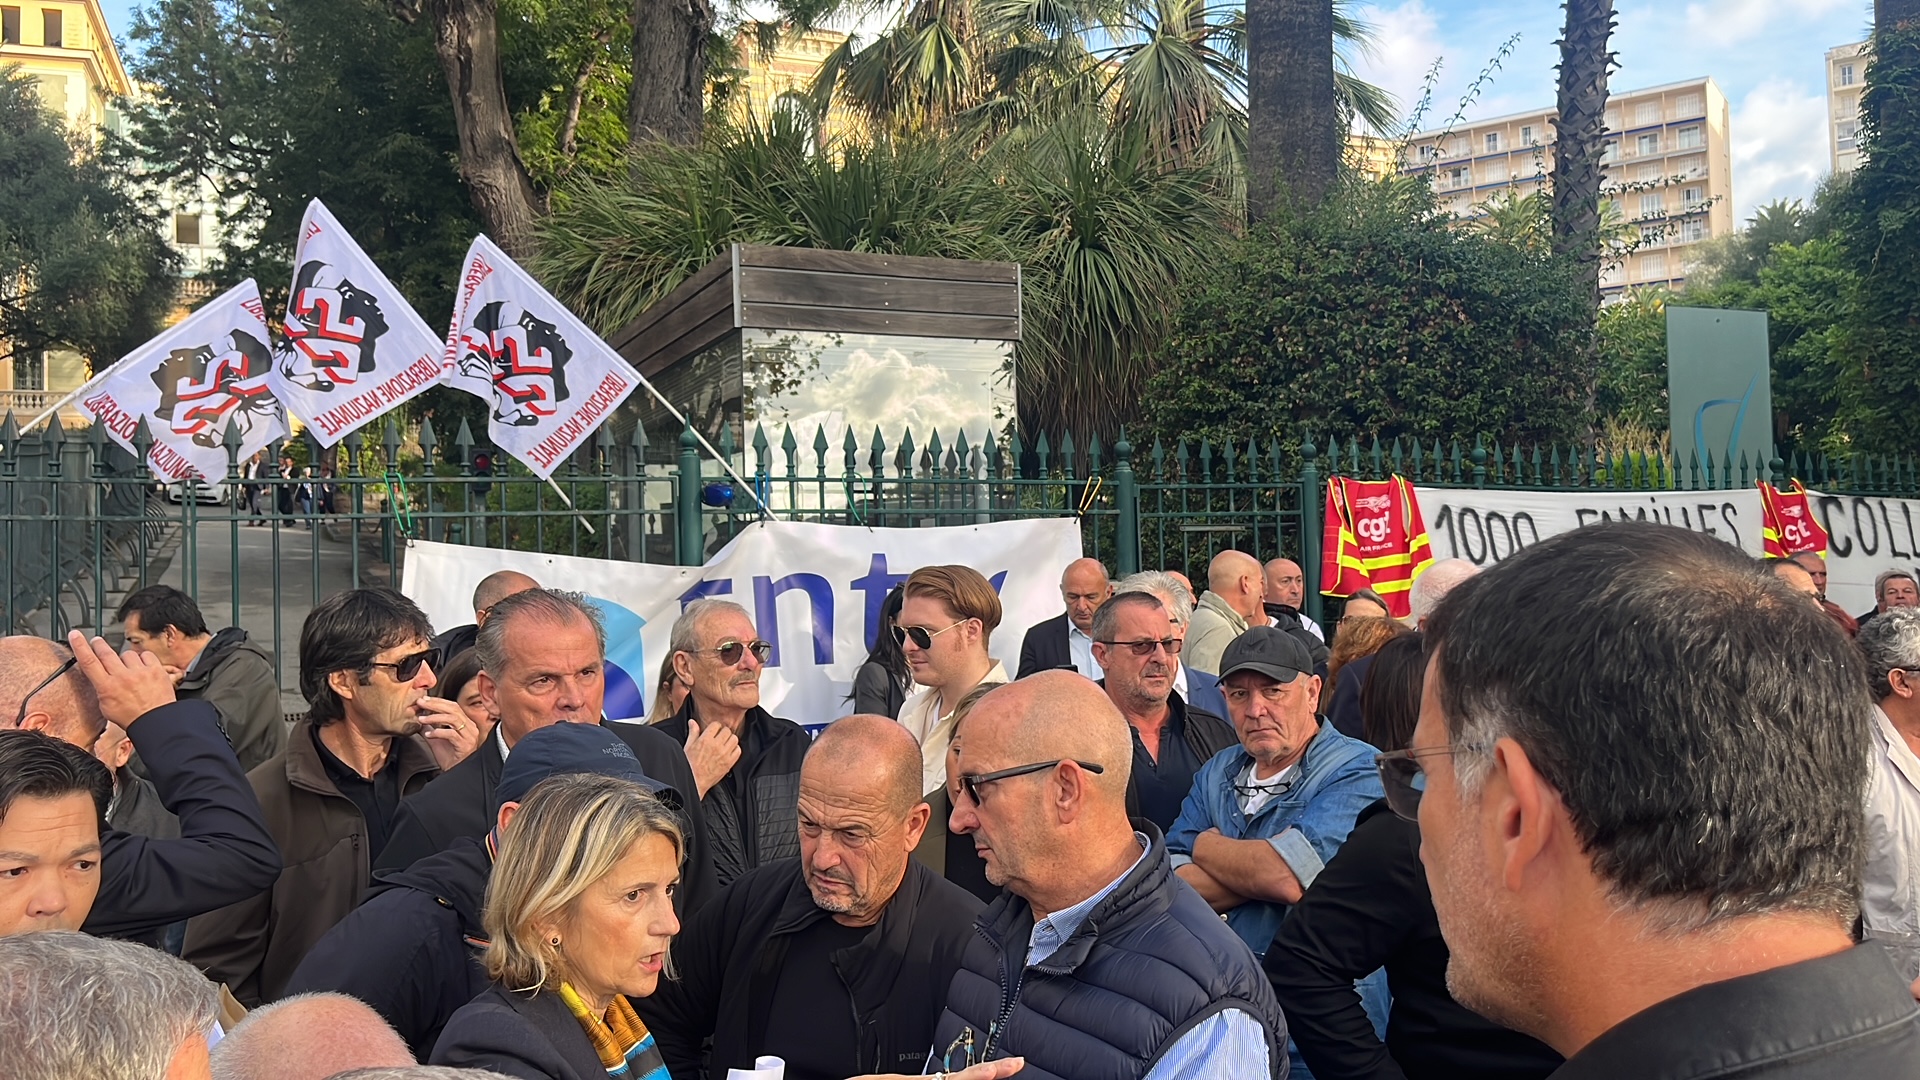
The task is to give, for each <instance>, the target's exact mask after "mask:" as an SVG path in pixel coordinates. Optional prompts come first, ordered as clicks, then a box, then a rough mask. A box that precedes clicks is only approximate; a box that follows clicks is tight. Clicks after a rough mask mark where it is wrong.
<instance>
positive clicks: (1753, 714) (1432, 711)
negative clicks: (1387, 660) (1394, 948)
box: [1380, 521, 1920, 1080]
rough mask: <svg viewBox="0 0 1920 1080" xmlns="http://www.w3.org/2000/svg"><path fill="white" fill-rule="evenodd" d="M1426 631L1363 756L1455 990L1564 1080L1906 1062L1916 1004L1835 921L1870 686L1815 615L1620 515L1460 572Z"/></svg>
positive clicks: (1855, 854) (1706, 543)
mask: <svg viewBox="0 0 1920 1080" xmlns="http://www.w3.org/2000/svg"><path fill="white" fill-rule="evenodd" d="M1426 632H1427V635H1428V638H1429V640H1428V648H1429V651H1430V655H1431V656H1432V660H1431V661H1430V662H1429V665H1428V669H1427V675H1426V688H1425V692H1424V694H1423V697H1422V705H1421V714H1420V722H1419V725H1418V726H1417V727H1416V729H1415V731H1414V737H1413V742H1412V744H1411V746H1410V747H1409V748H1408V749H1406V750H1401V751H1395V752H1393V753H1389V754H1384V755H1382V756H1381V759H1380V760H1381V772H1382V777H1383V779H1384V781H1385V785H1386V790H1387V799H1388V802H1389V804H1390V805H1392V806H1393V807H1394V809H1395V810H1396V811H1397V812H1399V813H1401V814H1402V815H1403V816H1406V815H1417V817H1418V820H1419V822H1420V833H1421V840H1422V843H1421V857H1422V859H1423V861H1424V862H1425V863H1426V869H1427V879H1428V882H1429V883H1430V885H1431V886H1432V889H1433V906H1434V910H1435V912H1436V914H1438V916H1439V919H1440V929H1441V932H1442V934H1443V936H1444V937H1445V938H1446V942H1447V947H1448V949H1449V950H1450V952H1451V959H1450V961H1449V965H1448V969H1447V985H1448V988H1449V989H1450V990H1451V991H1452V992H1453V995H1454V997H1455V998H1457V999H1458V1000H1459V1002H1460V1003H1461V1004H1463V1005H1465V1006H1467V1007H1468V1008H1470V1009H1473V1010H1474V1011H1476V1012H1479V1013H1481V1014H1482V1015H1484V1016H1486V1017H1488V1018H1489V1019H1491V1020H1494V1021H1495V1022H1498V1023H1502V1024H1505V1025H1506V1026H1508V1027H1512V1028H1515V1029H1517V1030H1520V1031H1524V1032H1526V1033H1528V1034H1530V1035H1533V1036H1535V1037H1537V1038H1539V1039H1540V1040H1542V1041H1543V1042H1545V1043H1547V1044H1548V1045H1549V1046H1551V1047H1553V1048H1554V1049H1555V1050H1557V1051H1559V1052H1560V1053H1562V1054H1564V1055H1566V1057H1567V1059H1568V1060H1567V1062H1566V1064H1565V1065H1563V1066H1561V1068H1560V1069H1559V1070H1558V1071H1557V1072H1555V1073H1554V1074H1553V1075H1554V1076H1555V1077H1558V1078H1560V1080H1588V1078H1595V1080H1597V1078H1601V1077H1606V1078H1613V1077H1627V1076H1630V1077H1636V1078H1646V1080H1688V1078H1695V1077H1699V1078H1704V1077H1731V1076H1739V1077H1741V1078H1742V1080H1754V1078H1760V1077H1766V1078H1780V1077H1791V1078H1796V1080H1798V1078H1808V1080H1811V1078H1813V1077H1823V1078H1824V1077H1846V1078H1847V1080H1894V1078H1896V1077H1899V1078H1903V1080H1911V1078H1912V1077H1915V1076H1920V1008H1916V1006H1915V1003H1914V1000H1913V997H1912V995H1911V994H1910V992H1909V988H1908V987H1907V986H1906V984H1905V983H1904V982H1903V981H1902V980H1901V979H1900V978H1899V977H1898V976H1897V975H1896V974H1895V973H1894V969H1893V966H1892V964H1891V963H1890V962H1889V961H1888V959H1887V956H1886V954H1885V952H1884V951H1883V950H1881V948H1880V947H1879V946H1878V945H1876V944H1872V943H1868V944H1865V945H1856V944H1854V942H1853V940H1852V934H1851V929H1852V926H1853V924H1854V921H1855V919H1856V918H1857V917H1858V914H1859V903H1860V900H1859V898H1860V890H1861V865H1862V845H1863V844H1864V842H1865V833H1866V820H1865V800H1866V788H1867V778H1868V761H1869V745H1870V743H1869V740H1870V739H1871V734H1870V726H1871V724H1872V709H1873V706H1872V702H1871V701H1869V700H1868V696H1867V683H1866V674H1865V661H1864V660H1863V659H1862V658H1861V657H1860V656H1859V655H1858V654H1857V653H1856V652H1855V651H1854V649H1853V647H1852V645H1851V644H1850V643H1849V642H1848V641H1847V639H1846V637H1845V636H1844V635H1843V634H1842V633H1841V632H1840V630H1839V628H1837V627H1836V626H1834V624H1833V623H1832V621H1831V620H1829V619H1828V618H1827V617H1826V616H1825V615H1824V614H1823V613H1821V612H1820V611H1818V610H1816V609H1815V608H1813V607H1812V606H1811V605H1809V604H1808V603H1807V602H1806V600H1805V598H1803V597H1800V596H1797V595H1795V594H1794V593H1793V592H1792V591H1791V590H1790V589H1788V588H1787V586H1786V585H1785V584H1784V583H1782V582H1780V581H1779V580H1777V579H1775V578H1774V577H1773V576H1772V575H1770V574H1768V573H1766V572H1765V571H1763V570H1761V569H1760V568H1759V567H1757V566H1755V565H1754V562H1753V560H1752V559H1750V558H1748V557H1747V556H1746V555H1744V554H1742V553H1741V552H1740V550H1739V549H1738V548H1735V547H1732V546H1731V545H1728V544H1726V543H1724V542H1722V541H1720V540H1717V539H1714V538H1712V537H1709V536H1705V535H1703V534H1700V533H1694V532H1689V531H1687V530H1684V529H1678V528H1673V527H1670V526H1665V525H1655V524H1651V523H1645V522H1624V521H1623V522H1614V523H1606V524H1598V525H1592V526H1588V527H1587V528H1584V529H1578V530H1575V531H1573V532H1570V533H1562V534H1561V535H1559V536H1555V537H1552V538H1550V539H1548V540H1546V541H1544V542H1542V543H1540V544H1538V545H1536V546H1533V547H1529V548H1527V549H1526V550H1525V551H1523V552H1521V553H1519V554H1517V555H1515V556H1513V557H1511V558H1509V559H1507V560H1504V561H1502V562H1501V563H1500V564H1499V565H1497V566H1495V567H1493V568H1492V569H1490V570H1488V571H1486V572H1485V573H1483V574H1480V575H1478V576H1476V577H1473V578H1470V579H1468V580H1467V581H1465V582H1464V583H1462V584H1461V585H1460V586H1459V587H1458V588H1457V589H1456V590H1455V591H1454V592H1453V593H1452V594H1451V595H1450V596H1449V597H1448V598H1447V599H1446V601H1445V602H1444V603H1442V605H1441V606H1440V609H1439V611H1438V612H1437V613H1436V614H1435V615H1434V616H1433V617H1432V618H1431V619H1429V620H1428V621H1427V625H1426ZM1422 780H1424V782H1422Z"/></svg>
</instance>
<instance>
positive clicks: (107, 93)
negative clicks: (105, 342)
mask: <svg viewBox="0 0 1920 1080" xmlns="http://www.w3.org/2000/svg"><path fill="white" fill-rule="evenodd" d="M15 64H17V65H19V68H20V72H21V74H23V75H25V76H26V77H28V78H30V79H32V80H33V81H34V84H35V88H36V89H37V90H38V92H39V95H40V100H41V102H42V103H43V104H44V105H46V107H47V108H48V109H50V110H52V111H53V112H54V113H55V114H56V115H58V116H60V117H62V118H64V119H65V120H66V123H67V126H68V127H69V128H71V129H72V130H74V131H76V132H86V133H91V132H96V131H100V130H117V129H118V128H119V125H120V123H121V119H120V114H119V110H118V109H117V107H116V104H115V103H116V102H117V101H119V100H120V99H121V98H123V97H125V96H126V94H127V93H128V91H129V90H131V89H132V86H131V84H130V83H129V82H128V81H127V69H126V67H125V66H124V65H123V64H121V62H120V53H119V50H117V49H115V48H114V45H113V36H112V35H111V34H110V33H108V31H107V19H106V15H105V14H104V13H103V12H102V11H101V10H100V4H99V0H30V2H27V3H7V2H4V0H0V67H6V66H10V65H15ZM0 355H6V356H7V358H8V359H7V362H5V363H0V416H4V415H6V413H7V412H8V411H12V412H14V413H16V414H18V415H19V416H20V418H21V419H22V420H23V421H24V420H26V419H28V418H31V417H34V416H38V415H39V414H40V413H41V412H42V411H43V410H45V409H46V408H47V407H48V406H49V405H52V404H53V403H54V402H55V401H58V400H59V399H60V398H62V397H64V396H65V395H66V394H67V393H68V392H69V391H72V390H74V389H77V388H78V387H79V386H80V384H81V383H83V382H85V381H86V379H87V364H86V360H85V359H84V358H83V357H81V356H80V354H79V353H76V352H72V351H69V350H65V349H48V350H45V351H37V350H36V351H33V352H27V351H25V350H21V351H15V350H12V349H6V348H0ZM62 418H63V419H65V420H66V421H67V422H69V423H76V422H80V421H81V420H82V419H83V418H82V417H81V415H80V414H79V413H78V412H77V411H73V410H68V411H66V412H64V413H63V414H62Z"/></svg>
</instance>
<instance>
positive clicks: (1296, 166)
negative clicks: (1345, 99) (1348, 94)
mask: <svg viewBox="0 0 1920 1080" xmlns="http://www.w3.org/2000/svg"><path fill="white" fill-rule="evenodd" d="M1341 141H1342V140H1341V135H1340V114H1339V109H1338V108H1337V105H1336V98H1335V92H1334V78H1333V4H1332V2H1331V0H1247V211H1248V216H1249V217H1250V218H1251V219H1252V220H1254V221H1259V220H1261V219H1262V218H1265V217H1266V216H1267V215H1268V214H1269V213H1271V212H1272V211H1273V209H1274V206H1275V204H1276V202H1278V201H1279V200H1280V198H1281V197H1282V196H1283V195H1284V196H1288V197H1291V198H1292V199H1295V200H1298V201H1299V202H1301V203H1303V204H1305V205H1308V206H1312V205H1316V204H1318V203H1319V202H1320V200H1321V199H1322V198H1323V197H1324V196H1325V195H1326V193H1327V189H1328V188H1330V187H1332V186H1333V182H1334V178H1335V177H1336V176H1337V175H1338V174H1339V170H1340V152H1341Z"/></svg>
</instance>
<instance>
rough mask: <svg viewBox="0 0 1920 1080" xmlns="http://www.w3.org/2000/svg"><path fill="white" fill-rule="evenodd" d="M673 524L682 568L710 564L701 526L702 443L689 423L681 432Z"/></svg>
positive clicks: (690, 422)
mask: <svg viewBox="0 0 1920 1080" xmlns="http://www.w3.org/2000/svg"><path fill="white" fill-rule="evenodd" d="M675 480H676V483H675V488H674V497H673V524H674V532H675V535H676V536H677V537H678V543H676V544H675V545H674V547H675V551H674V555H675V557H676V558H678V559H679V560H680V565H681V566H699V565H700V564H701V563H703V562H705V561H706V552H705V551H704V550H703V549H704V548H705V547H706V542H705V535H706V534H705V530H703V529H702V528H701V527H700V440H699V439H698V438H696V437H695V436H694V434H693V422H692V421H688V422H687V425H686V427H685V428H683V429H682V430H681V432H680V472H679V475H678V476H677V477H676V478H675Z"/></svg>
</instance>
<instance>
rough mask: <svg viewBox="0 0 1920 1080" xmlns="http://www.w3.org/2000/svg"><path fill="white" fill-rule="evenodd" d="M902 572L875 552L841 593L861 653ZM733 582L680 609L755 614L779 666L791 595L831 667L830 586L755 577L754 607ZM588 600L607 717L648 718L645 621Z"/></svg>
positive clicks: (696, 592) (798, 577) (707, 587)
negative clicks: (857, 617) (729, 606)
mask: <svg viewBox="0 0 1920 1080" xmlns="http://www.w3.org/2000/svg"><path fill="white" fill-rule="evenodd" d="M909 573H911V571H906V572H894V571H891V570H889V569H888V567H887V556H886V554H885V553H884V552H875V553H874V554H873V555H872V556H871V558H870V559H869V560H868V563H867V572H866V574H864V575H862V576H861V577H858V578H854V579H853V580H851V581H848V582H846V583H845V587H846V589H848V590H851V591H852V592H854V593H857V594H859V595H858V596H857V597H855V598H852V599H853V601H854V602H855V603H857V604H859V605H860V610H861V614H862V619H861V630H860V641H861V642H862V645H861V649H862V654H863V655H864V650H865V649H866V648H867V647H868V645H869V644H870V643H871V642H872V641H873V640H874V638H875V636H876V635H877V634H878V633H879V632H880V609H881V608H882V607H883V606H884V605H885V603H886V599H887V593H889V592H891V591H893V588H894V586H896V585H899V584H900V583H901V582H904V581H905V580H907V576H908V574H909ZM1007 573H1008V572H1007V571H1005V570H1001V571H999V572H998V573H995V574H993V575H991V576H989V577H988V579H987V581H988V583H989V584H991V585H992V586H993V591H994V592H996V593H998V592H999V591H1000V590H1001V588H1002V586H1004V585H1005V584H1006V581H1007ZM734 581H735V579H734V578H719V579H715V580H710V581H702V582H699V583H698V584H696V585H694V586H693V587H692V588H690V589H688V590H686V591H685V592H683V593H681V594H680V596H679V598H678V599H679V607H678V609H676V610H681V611H683V610H685V609H686V607H687V605H688V604H691V603H693V602H694V601H695V600H699V599H701V598H703V597H726V598H727V599H731V600H734V601H736V602H740V603H742V604H743V606H745V607H746V608H747V609H748V610H749V611H751V612H753V623H754V629H755V630H756V631H757V632H758V633H759V635H760V636H761V637H762V638H764V639H765V640H767V641H768V642H771V643H772V644H773V655H771V656H769V657H768V658H767V666H768V667H779V666H780V664H781V647H780V642H781V637H782V635H781V633H780V603H779V601H780V598H781V597H782V596H784V595H786V594H787V593H790V592H798V593H800V594H802V595H803V596H805V597H806V598H807V634H808V637H809V639H810V640H811V643H812V646H813V650H812V652H813V663H814V664H815V665H818V666H823V667H824V666H827V665H831V664H833V663H834V657H835V650H834V627H835V626H837V625H838V624H837V623H836V622H835V618H836V615H837V613H838V610H839V607H838V604H837V601H836V596H835V590H834V587H833V583H832V582H829V581H828V580H827V579H826V578H825V577H823V576H822V575H820V574H809V573H804V572H802V573H793V574H787V575H786V576H784V577H778V578H776V577H773V576H772V575H770V574H756V575H754V576H753V578H752V579H751V584H750V586H749V588H750V590H751V592H752V602H751V603H747V602H745V599H744V597H742V596H739V595H737V594H736V593H735V592H734ZM588 599H589V600H590V601H591V602H592V603H593V605H594V606H595V607H596V608H598V609H599V611H600V616H601V620H602V621H603V622H604V623H605V625H606V630H607V689H606V713H607V715H608V716H610V717H613V718H615V719H622V720H626V719H637V718H640V717H644V716H646V714H647V701H646V694H647V691H648V690H649V689H650V688H651V687H652V686H653V675H654V672H653V671H652V670H651V669H650V667H649V666H648V664H647V656H646V648H645V645H644V643H643V642H642V640H641V630H642V629H643V628H644V627H645V626H646V625H647V620H646V619H645V618H644V617H643V616H641V615H640V614H639V613H638V612H636V611H633V610H632V609H630V608H628V607H626V606H625V605H622V604H619V603H617V602H615V601H612V600H608V599H606V598H604V597H598V596H591V597H588Z"/></svg>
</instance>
